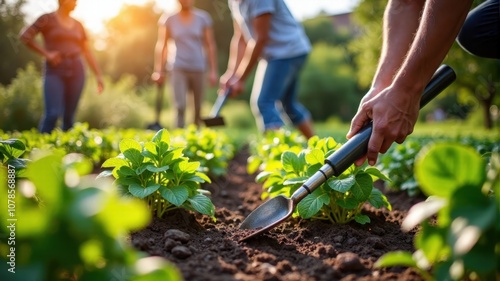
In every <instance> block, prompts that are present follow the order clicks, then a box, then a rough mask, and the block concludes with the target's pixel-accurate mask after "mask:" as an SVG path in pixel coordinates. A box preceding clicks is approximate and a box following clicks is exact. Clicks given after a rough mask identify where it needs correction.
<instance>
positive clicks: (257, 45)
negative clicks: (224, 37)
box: [235, 39, 266, 80]
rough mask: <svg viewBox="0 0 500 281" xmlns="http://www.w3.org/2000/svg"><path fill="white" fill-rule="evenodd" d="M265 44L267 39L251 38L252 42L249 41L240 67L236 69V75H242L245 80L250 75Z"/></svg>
mask: <svg viewBox="0 0 500 281" xmlns="http://www.w3.org/2000/svg"><path fill="white" fill-rule="evenodd" d="M265 45H266V40H258V39H257V40H256V41H255V40H251V41H250V42H248V43H247V45H246V48H245V52H244V56H243V58H242V59H241V62H240V64H239V65H238V68H237V69H236V72H235V75H236V76H238V77H240V78H241V79H243V80H245V79H246V78H247V77H248V75H249V74H250V72H251V71H252V69H253V68H254V66H255V64H256V63H257V61H258V60H259V58H260V55H261V54H262V51H263V50H264V47H265Z"/></svg>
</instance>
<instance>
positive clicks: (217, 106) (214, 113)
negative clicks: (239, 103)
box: [210, 88, 231, 117]
mask: <svg viewBox="0 0 500 281" xmlns="http://www.w3.org/2000/svg"><path fill="white" fill-rule="evenodd" d="M230 94H231V89H230V88H227V89H226V91H225V92H224V94H222V95H218V96H217V99H216V100H215V103H214V106H213V107H212V111H210V117H217V116H219V113H220V110H221V108H222V106H223V105H224V103H225V102H226V100H227V98H228V97H229V95H230Z"/></svg>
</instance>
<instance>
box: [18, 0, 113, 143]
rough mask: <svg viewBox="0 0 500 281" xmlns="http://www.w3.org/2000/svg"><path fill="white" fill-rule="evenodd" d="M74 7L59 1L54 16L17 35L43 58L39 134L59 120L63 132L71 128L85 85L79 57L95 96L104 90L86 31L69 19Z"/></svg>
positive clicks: (71, 1)
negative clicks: (91, 78) (90, 77)
mask: <svg viewBox="0 0 500 281" xmlns="http://www.w3.org/2000/svg"><path fill="white" fill-rule="evenodd" d="M75 6H76V0H59V7H58V9H57V10H56V11H55V12H52V13H47V14H44V15H42V16H40V17H39V18H38V19H37V20H36V21H35V22H34V23H33V24H31V25H29V26H27V27H25V28H23V30H22V31H21V33H20V39H21V41H22V42H23V43H24V44H26V45H27V46H28V47H29V48H31V49H32V50H34V51H36V52H37V53H39V54H41V55H42V56H43V57H44V58H45V62H44V69H43V78H44V79H43V94H44V103H45V111H44V116H43V117H42V120H41V121H40V127H39V130H40V132H42V133H50V132H51V131H52V130H53V129H54V128H55V126H56V123H57V120H58V119H59V118H61V117H62V129H63V130H64V131H66V130H68V129H70V128H71V127H72V126H73V123H74V117H75V112H76V108H77V105H78V102H79V100H80V96H81V93H82V90H83V86H84V83H85V70H84V67H83V62H82V60H81V56H82V55H83V57H84V58H85V59H86V61H87V63H88V64H89V66H90V67H91V69H92V71H93V72H94V74H95V76H96V78H97V85H98V89H97V92H98V93H101V92H102V90H103V87H104V86H103V85H104V84H103V82H102V77H101V72H100V70H99V68H98V66H97V63H96V62H95V59H94V57H93V55H92V53H91V52H90V50H89V47H88V45H87V35H86V32H85V29H84V27H83V25H82V24H81V23H80V22H79V21H77V20H75V19H74V18H72V17H71V16H70V13H71V12H72V11H73V10H74V9H75ZM39 33H41V34H42V36H43V39H44V46H40V45H39V44H37V43H36V42H35V40H34V38H35V37H36V36H37V35H38V34H39Z"/></svg>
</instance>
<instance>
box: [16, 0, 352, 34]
mask: <svg viewBox="0 0 500 281" xmlns="http://www.w3.org/2000/svg"><path fill="white" fill-rule="evenodd" d="M7 1H9V0H7ZM10 1H15V0H10ZM148 1H149V0H79V1H78V2H77V6H76V9H75V10H74V11H73V14H72V15H73V16H74V17H75V18H77V19H79V20H81V21H82V22H83V24H84V25H85V26H86V28H87V29H89V30H91V31H92V32H99V31H100V30H102V27H103V21H104V20H106V19H109V18H112V17H113V16H115V15H116V14H117V13H118V12H119V10H120V7H121V5H123V4H125V3H127V4H137V5H141V4H144V3H146V2H148ZM152 1H155V3H156V6H157V7H158V9H160V10H164V11H165V10H171V9H175V8H176V5H177V0H152ZM207 1H209V0H207ZM210 1H213V0H210ZM219 1H223V3H225V2H226V0H219ZM285 2H286V3H287V4H288V7H289V8H290V10H291V11H292V13H293V14H294V16H295V17H297V19H299V20H302V19H305V18H308V17H312V16H314V15H316V14H318V13H319V12H320V11H322V10H323V11H326V12H328V13H332V14H337V13H344V12H348V11H350V10H352V8H354V6H355V5H356V4H357V2H358V0H285ZM56 8H57V0H28V1H27V5H26V7H25V12H26V13H27V14H28V20H29V21H33V20H34V19H35V18H37V17H38V16H40V15H41V14H44V13H48V12H52V11H54V10H55V9H56Z"/></svg>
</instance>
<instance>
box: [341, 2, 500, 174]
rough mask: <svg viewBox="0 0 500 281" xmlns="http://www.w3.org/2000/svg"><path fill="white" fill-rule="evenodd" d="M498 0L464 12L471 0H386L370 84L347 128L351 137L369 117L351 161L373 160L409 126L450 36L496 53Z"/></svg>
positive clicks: (476, 50)
mask: <svg viewBox="0 0 500 281" xmlns="http://www.w3.org/2000/svg"><path fill="white" fill-rule="evenodd" d="M499 1H500V0H487V1H485V2H484V3H482V4H481V5H479V6H477V7H476V8H475V9H474V10H472V11H470V12H469V10H470V8H471V5H472V0H460V1H456V0H439V1H435V0H415V1H399V0H389V2H388V4H387V7H386V9H385V13H384V19H383V26H384V29H383V42H382V53H381V55H380V58H379V63H378V67H377V70H376V72H375V76H374V77H373V81H372V86H371V89H370V90H369V91H368V93H367V94H366V95H365V96H364V97H363V99H362V100H361V102H360V105H359V108H358V112H357V114H356V115H355V116H354V118H353V119H352V121H351V128H350V130H349V132H348V133H347V138H351V137H353V136H354V135H355V134H356V133H357V132H359V130H360V129H361V128H362V127H363V126H364V125H365V124H367V123H368V122H370V121H373V123H372V124H373V131H372V134H371V137H370V141H369V143H368V151H367V154H366V155H365V156H364V157H362V158H360V159H359V160H357V161H356V163H355V164H356V165H362V164H363V163H364V161H365V160H368V164H370V165H375V163H376V161H377V158H378V154H379V153H385V152H387V150H388V149H389V147H390V146H391V145H392V143H393V142H396V143H402V142H403V141H404V140H405V139H406V137H407V136H408V135H409V134H411V133H412V132H413V128H414V126H415V123H416V122H417V118H418V114H419V107H420V106H419V104H420V97H421V93H422V92H423V90H424V88H425V86H426V85H427V83H428V82H429V81H430V79H431V78H432V75H433V74H434V72H435V71H436V69H437V68H438V67H439V65H440V64H441V63H442V61H443V60H444V58H445V56H446V55H447V53H448V51H449V50H450V48H451V46H452V44H453V43H454V42H455V41H458V43H459V44H460V45H461V46H462V47H463V48H464V49H465V50H467V51H468V52H470V53H472V54H474V55H477V56H482V57H487V58H496V59H499V58H500V48H499V42H500V5H499Z"/></svg>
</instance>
